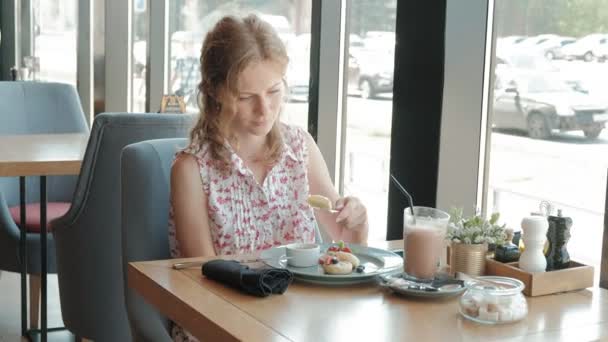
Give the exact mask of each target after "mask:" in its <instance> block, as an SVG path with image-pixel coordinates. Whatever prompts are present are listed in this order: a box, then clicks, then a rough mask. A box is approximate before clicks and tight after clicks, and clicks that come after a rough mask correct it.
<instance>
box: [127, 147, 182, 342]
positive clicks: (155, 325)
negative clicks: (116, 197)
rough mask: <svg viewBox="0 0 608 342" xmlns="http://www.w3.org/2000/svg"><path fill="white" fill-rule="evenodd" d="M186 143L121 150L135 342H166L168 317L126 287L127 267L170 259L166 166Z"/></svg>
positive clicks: (129, 301) (129, 308) (168, 171)
mask: <svg viewBox="0 0 608 342" xmlns="http://www.w3.org/2000/svg"><path fill="white" fill-rule="evenodd" d="M187 144H188V141H187V140H186V139H160V140H149V141H144V142H140V143H137V144H133V145H129V146H127V147H125V149H124V150H123V152H122V175H121V183H122V185H121V192H122V203H123V206H122V258H123V270H124V280H125V284H124V286H125V303H126V306H127V313H128V315H129V321H130V323H131V332H132V336H133V340H134V341H158V342H160V341H171V338H170V335H169V331H168V321H167V319H166V318H165V317H164V316H162V315H160V314H159V313H158V312H157V311H156V310H155V309H154V308H152V307H151V306H150V305H149V304H148V303H146V302H145V301H144V300H143V298H141V296H139V295H138V294H137V293H136V292H135V291H133V290H131V289H129V287H128V285H127V265H128V263H129V262H131V261H144V260H158V259H170V258H171V254H170V252H169V240H168V230H167V228H168V226H167V225H168V222H169V221H168V219H169V217H168V213H169V179H170V174H171V162H172V160H173V156H174V154H175V152H176V151H177V150H178V149H179V148H180V147H184V146H186V145H187ZM144 237H145V238H144Z"/></svg>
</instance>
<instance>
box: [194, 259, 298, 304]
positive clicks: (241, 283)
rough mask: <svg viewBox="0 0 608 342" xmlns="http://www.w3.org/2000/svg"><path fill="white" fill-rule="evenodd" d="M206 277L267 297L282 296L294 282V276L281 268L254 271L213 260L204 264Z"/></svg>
mask: <svg viewBox="0 0 608 342" xmlns="http://www.w3.org/2000/svg"><path fill="white" fill-rule="evenodd" d="M202 273H203V275H204V276H205V277H207V278H209V279H213V280H215V281H218V282H220V283H222V284H226V285H230V286H232V287H234V288H236V289H239V290H242V291H244V292H246V293H248V294H252V295H254V296H258V297H266V296H269V295H270V294H277V293H278V294H282V293H283V292H285V290H287V287H288V286H289V284H291V281H292V280H293V274H292V273H291V272H290V271H289V270H286V269H281V268H259V269H252V268H249V266H247V265H243V264H241V263H239V262H238V261H235V260H221V259H218V260H211V261H207V262H206V263H204V264H203V267H202Z"/></svg>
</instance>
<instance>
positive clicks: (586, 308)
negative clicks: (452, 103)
mask: <svg viewBox="0 0 608 342" xmlns="http://www.w3.org/2000/svg"><path fill="white" fill-rule="evenodd" d="M373 246H374V247H381V248H389V249H391V248H401V246H403V245H402V242H401V241H391V242H388V243H380V244H373ZM199 260H205V259H202V258H194V259H183V260H179V261H199ZM177 261H178V260H161V261H148V262H134V263H130V265H129V270H128V282H129V286H130V287H131V288H133V289H135V290H136V291H137V292H138V293H139V294H141V295H142V296H143V297H144V298H145V299H146V300H147V301H148V302H149V303H151V304H152V305H153V306H154V307H156V308H157V309H158V310H159V311H160V312H161V313H162V314H164V315H166V316H167V317H169V318H170V319H172V320H173V321H175V322H177V323H178V324H180V325H181V326H183V327H184V328H185V329H187V330H188V331H190V332H192V333H193V334H194V335H195V336H198V337H201V338H205V340H207V341H225V340H229V341H232V340H243V341H405V340H409V341H453V340H454V341H455V340H466V341H487V340H496V339H501V340H502V339H507V340H510V339H513V340H517V341H524V340H534V341H558V340H568V341H571V340H572V341H589V340H603V339H608V290H604V289H599V288H594V289H589V290H581V291H576V292H570V293H565V294H557V295H548V296H542V297H534V298H530V297H527V300H528V305H529V314H528V316H527V318H526V319H524V320H523V321H520V322H517V323H513V324H506V325H498V326H485V325H480V324H477V323H474V322H470V321H468V320H465V319H464V318H463V317H461V316H460V314H459V313H458V300H457V298H450V299H444V300H422V299H412V298H406V297H400V296H397V295H394V294H391V293H386V292H384V291H382V290H381V289H380V288H379V287H377V286H374V285H373V284H363V285H356V286H346V287H325V286H320V285H311V284H306V283H300V282H297V281H296V282H294V283H293V284H292V285H291V286H290V287H289V289H288V290H287V292H285V294H283V295H272V296H270V297H267V298H257V297H252V296H249V295H245V294H242V293H240V292H238V291H236V290H234V289H231V288H228V287H225V286H224V285H222V284H219V283H216V282H214V281H211V280H207V279H206V278H204V277H203V276H202V275H201V271H200V267H196V268H190V269H184V270H179V271H178V270H174V269H172V265H173V264H174V263H175V262H177Z"/></svg>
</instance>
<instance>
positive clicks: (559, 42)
mask: <svg viewBox="0 0 608 342" xmlns="http://www.w3.org/2000/svg"><path fill="white" fill-rule="evenodd" d="M575 41H576V39H575V38H572V37H559V38H557V39H547V40H544V41H541V42H539V43H538V44H537V45H536V48H537V49H538V51H539V52H540V54H542V55H543V56H545V58H547V59H548V60H556V59H564V58H565V57H566V56H565V55H564V53H563V52H562V48H563V47H564V46H566V45H568V44H572V43H574V42H575Z"/></svg>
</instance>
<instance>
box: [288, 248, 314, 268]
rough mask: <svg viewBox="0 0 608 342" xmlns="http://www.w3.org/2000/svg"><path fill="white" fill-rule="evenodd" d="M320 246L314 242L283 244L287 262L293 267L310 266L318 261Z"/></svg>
mask: <svg viewBox="0 0 608 342" xmlns="http://www.w3.org/2000/svg"><path fill="white" fill-rule="evenodd" d="M320 250H321V248H320V247H319V245H317V244H315V243H292V244H290V245H287V246H285V254H286V255H287V264H288V265H290V266H294V267H311V266H315V265H316V264H317V263H318V262H319V251H320Z"/></svg>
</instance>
